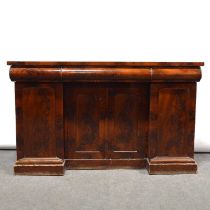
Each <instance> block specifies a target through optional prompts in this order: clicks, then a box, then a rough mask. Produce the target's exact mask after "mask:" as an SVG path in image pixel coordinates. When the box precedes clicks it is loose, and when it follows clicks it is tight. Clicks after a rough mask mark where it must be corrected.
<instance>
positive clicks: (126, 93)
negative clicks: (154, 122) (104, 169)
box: [108, 85, 148, 159]
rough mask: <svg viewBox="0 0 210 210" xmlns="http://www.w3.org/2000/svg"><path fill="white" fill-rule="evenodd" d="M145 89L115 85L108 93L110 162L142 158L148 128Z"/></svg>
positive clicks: (137, 86) (145, 87)
mask: <svg viewBox="0 0 210 210" xmlns="http://www.w3.org/2000/svg"><path fill="white" fill-rule="evenodd" d="M147 92H148V87H147V86H145V85H136V86H134V87H133V86H132V87H130V86H125V85H124V86H116V87H113V88H110V89H109V93H108V97H109V99H108V110H109V120H108V141H109V145H108V148H109V149H108V150H109V156H110V158H113V159H121V158H125V159H129V158H142V157H144V156H145V148H146V141H147V128H148V124H147V123H148V98H147V97H148V93H147Z"/></svg>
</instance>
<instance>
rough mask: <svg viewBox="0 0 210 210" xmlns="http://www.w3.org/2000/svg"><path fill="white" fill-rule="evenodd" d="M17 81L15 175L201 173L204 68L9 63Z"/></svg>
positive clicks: (192, 65) (196, 65)
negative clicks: (198, 128) (198, 105)
mask: <svg viewBox="0 0 210 210" xmlns="http://www.w3.org/2000/svg"><path fill="white" fill-rule="evenodd" d="M8 64H9V65H11V69H10V78H11V80H12V81H15V94H16V96H15V98H16V122H17V123H16V133H17V138H16V142H17V161H16V163H15V166H14V170H15V174H23V175H63V174H64V169H65V168H67V169H106V168H145V167H147V169H148V172H149V173H150V174H172V173H195V172H196V171H197V164H196V162H195V161H194V159H193V153H194V126H195V102H196V82H198V81H199V80H200V79H201V70H200V66H202V65H204V63H202V62H16V61H10V62H8Z"/></svg>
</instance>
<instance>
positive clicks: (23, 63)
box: [7, 61, 204, 68]
mask: <svg viewBox="0 0 210 210" xmlns="http://www.w3.org/2000/svg"><path fill="white" fill-rule="evenodd" d="M7 65H12V66H17V67H18V66H19V67H28V66H30V67H33V66H36V67H45V66H46V67H59V66H62V67H78V68H79V67H112V68H113V67H116V68H127V67H129V68H132V67H133V68H135V67H198V66H203V65H204V62H104V61H103V62H92V61H91V62H77V61H72V62H69V61H8V62H7Z"/></svg>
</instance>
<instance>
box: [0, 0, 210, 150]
mask: <svg viewBox="0 0 210 210" xmlns="http://www.w3.org/2000/svg"><path fill="white" fill-rule="evenodd" d="M208 3H209V0H196V1H195V0H191V1H189V0H176V1H170V0H144V1H141V0H103V1H101V0H74V1H73V0H57V1H54V0H50V1H47V0H36V1H29V0H18V1H17V0H0V146H1V147H7V146H13V147H14V146H15V106H14V86H13V85H14V84H13V83H12V82H11V81H10V80H9V74H8V73H9V67H8V66H7V65H6V61H7V60H49V61H50V60H60V61H205V67H203V78H202V80H201V82H200V83H199V84H198V91H197V114H196V136H195V143H196V144H195V148H196V151H210V141H209V137H210V135H209V130H210V126H209V124H210V123H209V122H210V121H209V119H210V111H209V107H210V93H209V90H210V84H209V81H210V80H209V79H210V73H209V71H208V66H210V30H209V27H210V24H209V20H210V12H209V8H210V7H209V5H208Z"/></svg>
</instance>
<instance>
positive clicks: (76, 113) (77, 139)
mask: <svg viewBox="0 0 210 210" xmlns="http://www.w3.org/2000/svg"><path fill="white" fill-rule="evenodd" d="M105 100H106V89H104V88H103V87H100V86H96V85H93V86H92V85H88V86H87V85H82V84H78V85H76V84H75V85H68V86H66V87H65V89H64V101H65V105H64V110H65V158H70V159H98V158H105V111H106V110H105V109H106V101H105Z"/></svg>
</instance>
